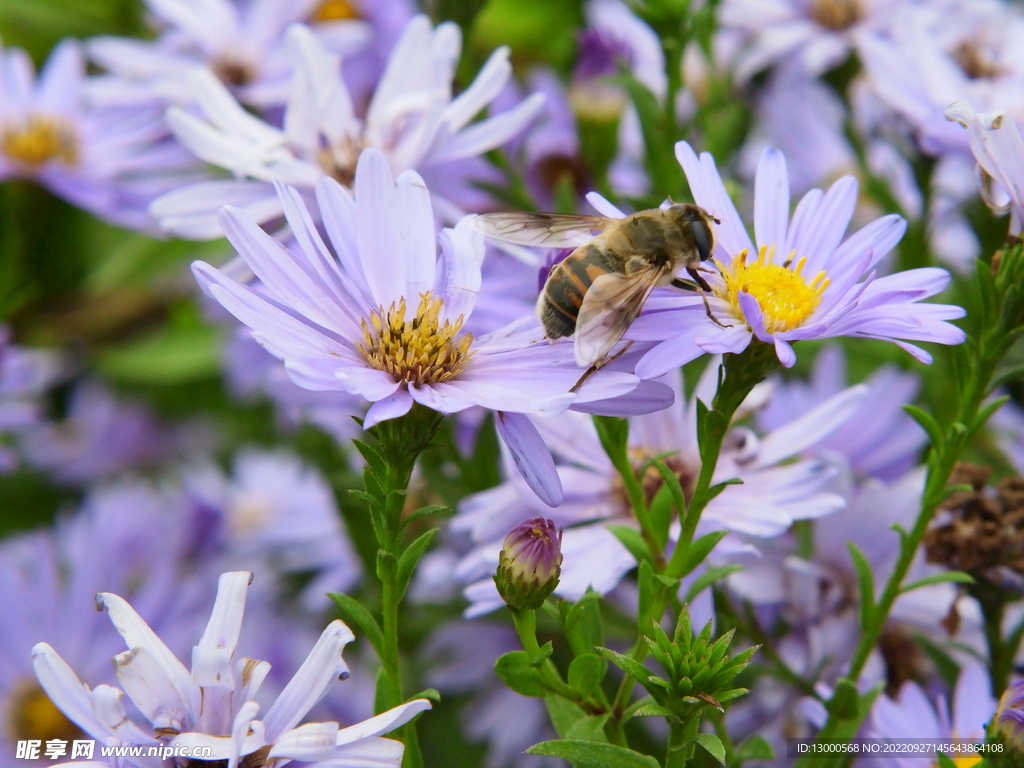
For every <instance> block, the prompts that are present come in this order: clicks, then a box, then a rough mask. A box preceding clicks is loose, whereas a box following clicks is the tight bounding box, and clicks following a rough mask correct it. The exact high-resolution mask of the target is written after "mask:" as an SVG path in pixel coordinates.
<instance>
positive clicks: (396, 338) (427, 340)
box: [358, 291, 473, 385]
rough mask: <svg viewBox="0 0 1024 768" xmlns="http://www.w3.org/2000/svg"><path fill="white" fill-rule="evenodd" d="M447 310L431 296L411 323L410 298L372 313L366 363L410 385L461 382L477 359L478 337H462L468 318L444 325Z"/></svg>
mask: <svg viewBox="0 0 1024 768" xmlns="http://www.w3.org/2000/svg"><path fill="white" fill-rule="evenodd" d="M443 304H444V303H443V302H442V301H441V298H440V297H439V296H434V295H433V294H432V293H431V292H430V291H427V292H426V293H424V294H422V295H421V296H420V305H419V307H418V308H417V309H416V315H415V316H414V317H413V318H412V319H411V320H408V321H407V320H406V319H405V299H404V298H403V299H401V300H400V301H399V302H398V304H397V306H396V305H395V304H392V305H391V306H390V307H389V308H388V309H387V310H385V309H384V308H383V307H381V308H379V309H377V310H375V311H374V312H372V313H371V314H370V321H369V323H367V321H366V320H363V322H362V326H363V341H364V343H363V344H360V345H358V349H359V351H360V352H361V353H362V355H363V357H364V358H366V362H367V363H369V364H370V365H371V366H372V367H373V368H376V369H377V370H378V371H384V372H386V373H390V374H391V375H392V376H394V377H395V381H401V382H405V383H406V384H419V385H422V384H439V383H441V382H443V381H448V380H449V379H451V378H453V377H455V376H458V375H459V374H460V373H461V372H462V370H463V369H464V368H465V366H466V363H467V362H468V361H469V359H470V358H471V357H472V356H473V351H472V350H471V349H470V345H471V344H472V343H473V335H472V334H471V333H464V334H462V335H461V336H460V335H459V331H461V330H462V324H463V318H462V315H459V318H458V319H457V320H456V321H455V322H454V323H452V322H451V321H449V320H445V321H444V324H443V325H442V324H441V320H440V315H441V308H442V306H443Z"/></svg>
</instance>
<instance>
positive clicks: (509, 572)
mask: <svg viewBox="0 0 1024 768" xmlns="http://www.w3.org/2000/svg"><path fill="white" fill-rule="evenodd" d="M561 565H562V530H561V529H560V528H559V529H556V528H555V524H554V522H553V521H551V520H545V519H544V518H543V517H535V518H534V519H533V520H527V521H526V522H524V523H520V524H519V525H517V526H516V527H515V528H513V529H512V531H511V532H510V533H509V534H508V536H506V537H505V543H504V545H503V548H502V550H501V554H500V555H499V556H498V571H497V572H496V573H495V574H494V583H495V584H497V585H498V593H499V594H500V595H501V599H502V600H504V601H505V603H506V604H507V605H508V606H509V607H510V608H515V609H516V610H526V609H534V608H539V607H540V606H541V605H542V604H543V602H544V601H545V600H546V599H547V596H548V595H550V594H551V593H552V592H553V591H554V589H555V587H557V586H558V577H559V575H560V574H561V572H562V569H561Z"/></svg>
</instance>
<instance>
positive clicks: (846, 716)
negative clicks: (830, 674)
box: [826, 677, 860, 720]
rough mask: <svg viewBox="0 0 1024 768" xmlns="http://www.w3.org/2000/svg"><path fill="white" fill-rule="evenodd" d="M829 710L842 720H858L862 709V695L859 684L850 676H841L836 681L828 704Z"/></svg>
mask: <svg viewBox="0 0 1024 768" xmlns="http://www.w3.org/2000/svg"><path fill="white" fill-rule="evenodd" d="M826 707H827V708H828V711H829V712H831V713H833V714H834V715H835V716H836V717H838V718H840V719H842V720H857V719H858V712H859V711H860V695H859V694H858V693H857V686H856V685H854V683H853V681H851V680H850V679H849V678H846V677H841V678H839V680H837V681H836V687H835V690H834V691H833V692H832V698H830V699H829V700H828V703H827V704H826Z"/></svg>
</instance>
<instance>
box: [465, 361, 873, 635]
mask: <svg viewBox="0 0 1024 768" xmlns="http://www.w3.org/2000/svg"><path fill="white" fill-rule="evenodd" d="M717 369H718V366H717V365H716V364H711V365H709V366H708V368H707V370H706V371H705V373H704V375H703V376H702V378H701V382H700V384H698V386H697V390H696V392H695V393H694V394H693V396H692V397H691V398H690V399H689V400H686V399H683V397H682V391H681V382H680V377H679V375H678V374H673V375H671V376H670V377H667V378H669V379H670V381H669V383H670V385H671V386H672V387H673V389H674V390H675V392H676V400H677V401H678V403H679V404H678V405H676V406H675V407H674V408H672V409H671V410H667V411H662V412H659V413H652V414H650V415H646V416H639V417H637V418H634V419H633V420H632V421H631V424H630V427H631V430H630V453H631V455H632V456H633V457H634V459H635V461H636V463H637V466H639V464H640V463H642V462H643V461H644V460H646V459H647V458H650V457H652V456H664V455H665V454H670V455H669V456H668V457H667V458H665V459H664V461H665V462H666V463H667V465H668V466H669V467H670V469H671V470H672V471H674V472H675V473H676V474H677V475H678V476H679V479H680V482H681V484H682V486H683V488H684V493H685V492H686V489H687V488H689V487H691V486H692V483H693V482H694V481H695V479H696V477H697V475H698V474H699V472H700V456H699V452H698V447H697V431H696V402H697V399H701V400H703V401H705V402H707V401H708V400H709V399H710V397H711V396H712V395H713V393H714V387H715V382H716V379H715V375H716V373H717ZM865 394H866V392H865V390H864V388H863V387H852V388H850V389H849V390H847V391H845V392H843V393H841V394H840V395H838V396H836V397H833V398H831V399H830V400H829V401H827V402H825V403H823V404H821V405H819V406H818V407H816V408H814V409H812V410H811V411H809V412H808V413H806V414H805V415H803V416H802V417H801V418H799V419H797V420H796V421H793V422H791V423H790V424H788V425H786V426H785V427H783V428H781V429H779V430H777V431H775V432H774V433H772V434H769V435H767V436H765V437H763V438H759V437H758V436H757V435H755V434H754V433H753V432H751V431H750V430H748V429H744V428H735V429H734V430H733V431H732V432H731V433H730V435H729V437H728V438H727V440H726V447H725V449H724V450H723V453H722V455H721V457H720V459H719V463H718V466H717V467H716V470H715V475H714V482H721V481H723V480H727V479H730V478H734V477H738V478H740V479H742V480H743V484H742V485H730V486H729V487H727V488H726V489H725V490H724V491H723V492H722V493H721V494H719V495H718V496H716V497H715V498H714V499H713V500H712V501H711V502H710V503H709V504H708V506H707V509H706V510H705V512H704V515H703V518H702V523H701V527H700V529H699V531H698V533H699V534H703V533H708V532H710V531H712V530H717V529H723V528H724V529H729V530H733V531H742V532H744V533H748V534H751V535H753V536H758V537H772V536H778V535H779V534H781V533H783V532H784V531H786V529H788V528H789V526H790V525H791V524H792V522H793V521H794V520H801V519H811V518H817V517H821V516H824V515H828V514H830V513H832V512H835V511H837V510H839V509H841V508H842V507H843V506H844V505H845V502H844V500H843V499H842V497H840V496H838V495H837V494H834V493H828V492H826V491H825V489H824V488H825V484H826V483H827V482H828V481H829V480H830V479H831V478H832V477H834V475H835V470H834V469H833V468H831V467H829V466H827V465H826V464H824V463H823V462H820V461H808V460H799V461H796V462H792V463H783V462H785V461H786V460H788V459H790V458H791V457H793V456H795V455H797V454H799V453H801V452H803V451H804V450H806V449H807V448H808V447H810V446H811V445H814V444H815V443H817V442H818V441H819V440H821V439H822V438H823V437H824V436H825V435H827V434H829V433H830V432H831V431H832V430H833V429H835V428H836V427H838V426H839V425H840V424H842V423H844V422H845V421H846V420H847V419H848V418H849V417H850V416H851V415H852V414H853V413H854V412H855V411H856V409H857V407H858V406H859V405H860V403H861V402H862V400H863V399H864V396H865ZM538 427H539V429H540V430H541V434H542V435H543V437H544V439H545V441H546V443H547V444H548V446H550V448H551V449H552V451H554V453H555V455H556V456H558V458H559V460H560V461H559V463H558V474H559V477H560V478H561V485H562V487H563V488H564V489H565V502H564V503H563V504H562V506H560V507H559V508H558V509H557V510H545V509H544V508H543V507H542V506H541V505H540V503H539V500H538V499H537V497H536V496H535V495H534V494H533V493H531V491H530V490H529V489H527V488H526V487H525V485H524V484H523V483H522V482H521V481H520V480H519V479H518V478H516V477H514V476H513V475H512V474H511V472H510V471H509V467H508V461H507V459H506V464H505V475H506V478H507V479H506V481H505V482H504V483H502V484H501V485H499V486H497V487H495V488H492V489H490V490H487V491H482V492H480V493H477V494H474V495H472V496H468V497H467V498H465V499H464V500H463V502H462V504H461V505H460V507H459V512H458V514H457V515H456V516H455V517H454V518H453V519H452V523H451V526H452V528H453V530H454V531H456V532H465V533H468V534H469V535H470V536H471V538H472V541H473V543H474V545H475V548H474V549H473V550H472V551H471V552H470V553H469V554H468V555H466V556H465V557H464V558H463V560H462V562H461V563H460V564H459V566H458V568H457V569H456V577H457V578H458V579H459V580H460V581H462V583H464V584H469V586H468V587H467V588H466V590H465V594H466V596H467V598H468V599H469V600H470V602H471V605H470V607H469V609H468V610H467V616H476V615H480V614H483V613H487V612H488V611H492V610H495V609H496V608H499V607H501V605H502V600H501V598H500V597H499V596H498V593H497V591H496V589H495V586H494V583H493V581H492V579H491V574H493V573H494V568H495V565H496V564H497V562H498V553H499V551H500V550H501V548H502V543H501V542H502V537H504V535H505V533H506V532H507V531H508V529H509V528H510V527H512V526H513V525H516V524H517V523H519V522H521V521H522V520H523V519H525V518H528V517H534V516H535V515H537V514H538V513H543V514H546V515H550V516H551V517H553V518H554V520H555V523H556V524H557V525H560V526H564V527H565V531H564V533H563V537H562V555H563V561H562V568H561V581H560V583H559V585H558V586H557V587H556V588H555V594H557V595H560V596H562V597H565V598H566V599H569V600H578V599H579V598H580V597H581V596H582V595H583V594H584V592H586V590H587V589H588V588H592V589H595V590H596V591H598V592H601V593H602V594H603V593H606V592H608V591H610V590H611V589H613V588H614V587H615V586H616V585H617V584H618V583H619V581H620V580H621V579H622V577H623V576H624V575H625V574H626V573H627V572H628V571H630V570H631V569H632V568H634V567H636V560H635V559H634V557H633V556H632V555H631V554H630V553H629V551H628V550H627V549H626V548H625V547H624V546H623V545H622V543H621V542H620V541H619V539H618V538H616V536H615V535H614V534H613V533H612V532H611V531H609V530H608V527H607V526H608V525H611V524H614V525H627V526H632V527H636V525H637V523H636V520H635V519H634V518H633V514H632V510H631V509H630V507H629V504H628V501H627V499H626V497H625V493H624V491H623V489H622V487H621V480H620V479H619V478H618V475H617V472H616V470H615V468H614V467H613V466H612V465H611V462H610V461H609V459H608V457H607V456H606V455H605V453H604V450H603V449H602V448H601V444H600V441H599V440H598V439H597V434H596V432H595V429H594V426H593V424H592V423H591V421H590V420H589V419H586V418H584V417H582V416H580V415H578V414H575V413H569V414H565V415H563V416H559V417H557V418H552V419H545V420H542V421H540V422H538ZM648 472H649V473H650V474H649V475H645V477H644V484H645V486H646V490H647V491H648V492H650V493H654V492H655V491H657V489H658V488H659V487H660V475H656V474H655V472H656V471H655V470H654V469H653V468H651V469H649V470H648ZM678 534H679V527H678V524H675V525H673V526H672V528H671V530H670V532H669V537H670V540H674V539H675V537H676V536H678Z"/></svg>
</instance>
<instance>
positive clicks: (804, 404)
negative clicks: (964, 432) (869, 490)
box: [757, 346, 928, 481]
mask: <svg viewBox="0 0 1024 768" xmlns="http://www.w3.org/2000/svg"><path fill="white" fill-rule="evenodd" d="M864 383H865V384H866V385H867V387H868V395H867V397H866V398H865V399H864V402H863V404H862V405H861V406H860V408H859V409H858V410H857V412H856V413H854V415H853V416H852V417H850V419H849V421H847V422H846V423H845V424H842V425H841V426H839V427H838V428H837V429H836V430H835V431H834V432H832V433H831V434H829V435H828V436H826V437H824V438H823V439H822V440H821V441H820V442H818V443H817V444H816V445H815V447H814V450H815V451H816V452H820V451H828V452H829V453H831V454H833V455H838V456H842V457H843V458H844V459H845V460H846V461H847V462H849V464H850V466H851V467H852V468H853V469H854V470H855V471H856V472H858V473H860V474H862V475H870V476H872V477H877V478H879V479H881V480H887V481H890V480H895V479H897V478H899V477H902V476H903V475H904V474H906V473H907V472H908V471H910V469H911V468H912V467H913V466H914V465H915V464H916V463H917V456H918V454H919V453H920V451H921V449H922V448H923V447H924V445H925V443H927V442H928V436H927V435H926V434H925V432H924V430H923V429H922V428H921V427H920V426H918V424H917V422H915V421H914V420H913V419H911V418H910V416H908V415H907V414H906V413H905V412H904V411H903V406H904V405H907V404H910V403H912V402H913V401H914V398H915V397H916V396H917V392H918V390H919V389H920V387H921V380H920V378H919V377H917V376H915V375H914V374H912V373H903V372H901V371H900V370H899V369H898V368H896V367H895V366H893V365H883V366H881V367H880V368H878V369H877V370H876V371H875V372H874V373H872V374H871V376H870V377H868V379H867V380H866V381H865V382H864ZM845 387H846V357H845V355H844V354H843V350H842V347H838V346H830V347H826V348H825V349H823V350H822V351H821V352H819V353H818V357H817V358H816V359H815V361H814V368H813V370H812V373H811V378H810V381H807V382H803V381H798V380H793V379H789V380H783V379H781V377H780V378H778V379H777V380H775V382H774V387H773V391H772V395H771V397H770V398H769V399H768V404H767V406H766V407H765V408H764V410H762V411H760V412H759V413H758V415H757V423H758V426H760V427H761V428H762V429H763V430H765V431H771V430H774V429H778V428H779V427H781V426H782V425H784V424H787V423H789V422H790V421H792V420H793V419H795V418H797V417H799V416H802V415H803V414H805V413H806V412H807V411H809V410H810V409H811V408H814V407H815V406H817V405H819V404H820V403H822V402H824V401H825V400H827V399H828V398H830V397H833V396H834V395H837V394H839V393H840V392H841V391H842V390H843V389H844V388H845Z"/></svg>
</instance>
